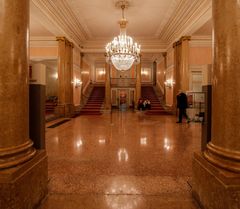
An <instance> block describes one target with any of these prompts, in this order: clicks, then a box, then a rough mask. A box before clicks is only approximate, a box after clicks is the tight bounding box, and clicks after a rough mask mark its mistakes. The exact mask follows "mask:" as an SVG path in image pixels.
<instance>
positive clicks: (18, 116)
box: [0, 0, 47, 209]
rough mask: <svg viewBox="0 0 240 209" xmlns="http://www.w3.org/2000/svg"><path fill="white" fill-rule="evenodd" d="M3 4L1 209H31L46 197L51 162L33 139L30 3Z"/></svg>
mask: <svg viewBox="0 0 240 209" xmlns="http://www.w3.org/2000/svg"><path fill="white" fill-rule="evenodd" d="M0 3H1V7H0V14H1V15H0V22H1V35H0V57H1V59H0V114H1V117H0V207H1V209H7V208H15V209H18V208H27V209H28V208H29V209H30V208H33V207H34V206H36V205H37V204H38V203H39V202H40V201H41V199H42V198H44V196H45V195H46V192H47V160H46V153H45V151H44V150H42V151H36V149H34V148H33V142H32V141H31V140H30V139H29V78H28V48H29V0H22V1H14V2H13V1H9V0H1V1H0ZM29 175H31V180H30V178H29ZM27 187H28V188H31V189H27ZM36 187H38V188H36ZM14 194H15V195H16V196H15V195H14ZM26 198H27V199H28V198H30V201H29V202H27V200H26Z"/></svg>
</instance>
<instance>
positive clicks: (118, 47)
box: [106, 1, 141, 71]
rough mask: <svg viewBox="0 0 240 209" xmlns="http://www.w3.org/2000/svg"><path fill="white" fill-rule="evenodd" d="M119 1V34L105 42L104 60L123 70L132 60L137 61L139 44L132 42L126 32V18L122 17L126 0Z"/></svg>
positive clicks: (129, 66)
mask: <svg viewBox="0 0 240 209" xmlns="http://www.w3.org/2000/svg"><path fill="white" fill-rule="evenodd" d="M121 3H122V4H121V9H122V19H121V20H120V21H119V22H118V23H119V25H120V35H119V36H118V37H115V38H114V39H113V41H112V42H109V43H108V44H107V46H106V61H107V62H108V63H112V64H113V65H114V67H115V68H116V69H117V70H121V71H125V70H129V69H130V68H131V66H132V65H133V63H134V62H135V63H136V64H137V63H139V61H140V50H141V46H140V45H138V44H137V43H136V42H135V43H134V42H133V39H132V37H130V36H127V34H126V25H127V20H126V19H125V18H124V9H125V8H126V4H125V3H126V2H125V1H122V2H121Z"/></svg>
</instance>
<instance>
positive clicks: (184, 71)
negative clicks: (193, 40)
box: [180, 36, 190, 92]
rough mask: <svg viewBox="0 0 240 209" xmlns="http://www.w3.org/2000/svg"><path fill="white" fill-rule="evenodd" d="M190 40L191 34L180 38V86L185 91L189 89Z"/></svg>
mask: <svg viewBox="0 0 240 209" xmlns="http://www.w3.org/2000/svg"><path fill="white" fill-rule="evenodd" d="M189 40H190V36H183V37H182V38H181V39H180V43H181V45H180V48H181V49H180V50H181V64H180V69H181V70H180V71H181V72H180V73H181V76H180V77H181V81H180V88H181V90H183V91H185V92H186V91H188V90H189Z"/></svg>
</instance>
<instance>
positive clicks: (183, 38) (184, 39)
mask: <svg viewBox="0 0 240 209" xmlns="http://www.w3.org/2000/svg"><path fill="white" fill-rule="evenodd" d="M190 40H191V36H182V37H181V38H180V41H181V42H183V41H190Z"/></svg>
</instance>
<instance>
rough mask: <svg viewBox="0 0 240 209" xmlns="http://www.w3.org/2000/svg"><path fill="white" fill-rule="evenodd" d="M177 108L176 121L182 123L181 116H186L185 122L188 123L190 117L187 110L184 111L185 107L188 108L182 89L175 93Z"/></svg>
mask: <svg viewBox="0 0 240 209" xmlns="http://www.w3.org/2000/svg"><path fill="white" fill-rule="evenodd" d="M177 108H178V109H179V113H178V121H177V123H182V117H183V116H184V117H185V118H186V120H187V122H188V123H189V122H190V119H189V117H188V116H187V112H186V109H187V108H188V101H187V95H186V94H185V93H184V92H183V91H182V90H179V93H178V95H177Z"/></svg>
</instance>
